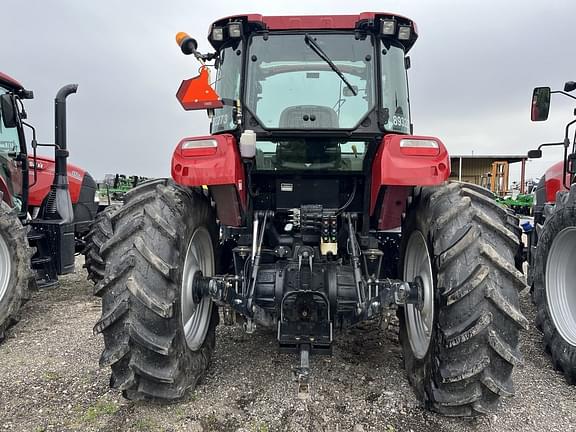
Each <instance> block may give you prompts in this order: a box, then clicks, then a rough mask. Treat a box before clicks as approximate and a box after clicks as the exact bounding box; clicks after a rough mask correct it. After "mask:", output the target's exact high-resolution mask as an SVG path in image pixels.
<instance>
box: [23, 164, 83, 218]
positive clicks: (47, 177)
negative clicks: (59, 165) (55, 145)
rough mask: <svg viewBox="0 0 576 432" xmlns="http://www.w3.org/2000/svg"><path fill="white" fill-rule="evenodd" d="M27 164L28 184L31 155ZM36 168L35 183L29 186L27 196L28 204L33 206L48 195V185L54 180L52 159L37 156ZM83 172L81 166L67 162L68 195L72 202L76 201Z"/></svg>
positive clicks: (32, 180) (32, 179)
mask: <svg viewBox="0 0 576 432" xmlns="http://www.w3.org/2000/svg"><path fill="white" fill-rule="evenodd" d="M28 164H29V167H30V175H29V178H30V184H33V183H34V160H33V158H32V157H31V156H29V157H28ZM36 169H37V174H38V179H37V181H36V184H34V186H32V187H31V188H30V195H29V197H28V202H29V204H30V205H31V206H35V207H37V206H40V204H42V201H44V198H46V195H48V192H50V186H51V185H52V181H53V180H54V170H55V163H54V159H53V158H49V157H46V156H37V157H36ZM85 174H86V172H85V171H84V170H83V169H82V168H79V167H77V166H76V165H72V164H70V163H69V164H68V183H69V184H70V197H71V198H72V204H75V203H77V202H78V198H79V197H80V189H81V188H82V181H83V180H84V175H85Z"/></svg>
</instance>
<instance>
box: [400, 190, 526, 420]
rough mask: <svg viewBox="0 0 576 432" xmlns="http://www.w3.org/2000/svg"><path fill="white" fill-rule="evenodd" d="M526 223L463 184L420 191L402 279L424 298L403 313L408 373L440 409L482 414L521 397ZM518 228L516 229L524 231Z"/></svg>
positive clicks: (407, 227) (405, 233)
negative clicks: (515, 372)
mask: <svg viewBox="0 0 576 432" xmlns="http://www.w3.org/2000/svg"><path fill="white" fill-rule="evenodd" d="M517 225H518V220H517V219H516V218H515V217H513V216H511V215H510V214H509V213H508V212H507V211H506V210H505V209H503V208H501V207H500V206H499V205H498V204H497V203H496V201H495V200H494V199H493V196H492V194H491V193H490V192H488V191H487V190H485V189H483V188H481V187H478V186H475V185H470V184H465V183H451V184H448V185H444V186H439V187H423V188H417V189H416V190H415V193H414V196H413V197H412V202H411V205H410V206H409V207H408V209H407V217H406V220H405V222H404V224H403V227H402V237H403V239H402V248H401V270H403V272H404V280H406V281H408V282H412V281H415V280H418V282H419V284H420V285H421V287H422V289H421V292H422V299H423V301H422V302H421V304H420V305H419V306H418V307H417V306H415V305H406V306H405V307H404V308H401V309H400V310H399V318H400V341H401V344H402V347H403V351H404V363H405V367H406V371H407V374H408V379H409V381H410V383H411V384H412V386H413V388H414V390H415V393H416V395H417V397H418V398H419V399H420V400H421V401H422V402H423V404H424V405H425V406H426V407H427V408H428V409H431V410H433V411H437V412H439V413H442V414H445V415H453V416H474V415H478V414H485V413H489V412H492V411H493V410H494V409H496V407H497V405H498V403H499V399H500V397H501V396H511V395H512V394H513V393H514V388H513V384H512V369H513V367H514V366H515V365H516V364H518V363H520V362H521V355H520V352H519V349H518V346H519V331H520V329H521V328H527V325H528V323H527V320H526V318H524V316H523V315H522V314H521V312H520V310H519V301H518V289H522V288H524V287H525V284H524V282H523V276H522V274H521V273H520V272H519V271H518V270H517V269H516V268H515V266H514V256H515V254H516V252H517V250H518V245H519V235H520V229H519V227H518V226H517ZM517 228H518V229H517Z"/></svg>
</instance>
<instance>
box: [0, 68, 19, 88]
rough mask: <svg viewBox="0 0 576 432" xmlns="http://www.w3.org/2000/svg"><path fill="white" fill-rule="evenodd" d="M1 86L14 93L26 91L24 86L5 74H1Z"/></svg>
mask: <svg viewBox="0 0 576 432" xmlns="http://www.w3.org/2000/svg"><path fill="white" fill-rule="evenodd" d="M0 85H1V86H3V87H6V88H8V89H10V90H14V91H20V90H24V86H23V85H22V84H20V83H19V82H18V81H16V80H15V79H14V78H12V77H11V76H9V75H6V74H5V73H3V72H0Z"/></svg>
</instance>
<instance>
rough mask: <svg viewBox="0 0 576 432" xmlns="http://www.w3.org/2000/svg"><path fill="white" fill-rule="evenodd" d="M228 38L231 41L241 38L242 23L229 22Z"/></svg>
mask: <svg viewBox="0 0 576 432" xmlns="http://www.w3.org/2000/svg"><path fill="white" fill-rule="evenodd" d="M228 36H230V37H231V38H233V39H239V38H241V37H242V23H239V22H231V23H228Z"/></svg>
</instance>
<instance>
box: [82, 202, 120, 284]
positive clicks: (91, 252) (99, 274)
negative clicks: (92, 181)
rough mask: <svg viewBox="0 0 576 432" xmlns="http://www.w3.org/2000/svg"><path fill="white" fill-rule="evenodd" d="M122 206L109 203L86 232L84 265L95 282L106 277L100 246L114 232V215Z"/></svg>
mask: <svg viewBox="0 0 576 432" xmlns="http://www.w3.org/2000/svg"><path fill="white" fill-rule="evenodd" d="M119 208H120V206H119V205H114V204H112V205H109V206H108V207H106V208H105V209H104V210H102V211H101V212H100V213H98V214H97V215H96V217H95V218H94V221H93V222H92V224H91V226H90V231H89V232H88V234H86V239H85V240H86V247H85V248H84V250H83V251H82V255H84V267H85V268H86V271H87V272H88V280H91V281H92V282H94V283H95V284H96V283H98V282H100V281H101V280H102V279H103V278H104V272H105V271H106V262H105V261H104V260H103V259H102V257H101V256H100V248H101V247H102V245H103V244H104V243H106V242H107V241H108V240H109V239H110V237H112V234H114V232H113V230H112V215H113V214H114V212H116V211H117V210H118V209H119Z"/></svg>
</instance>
